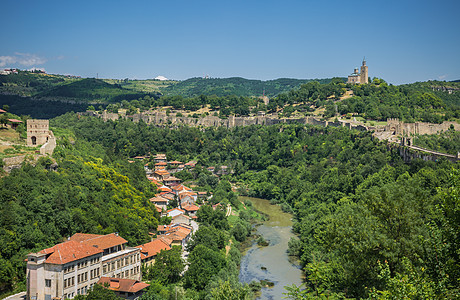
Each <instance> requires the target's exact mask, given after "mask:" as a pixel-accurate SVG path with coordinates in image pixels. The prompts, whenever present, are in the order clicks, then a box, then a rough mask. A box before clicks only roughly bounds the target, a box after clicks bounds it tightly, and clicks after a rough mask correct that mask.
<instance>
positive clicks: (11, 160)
mask: <svg viewBox="0 0 460 300" xmlns="http://www.w3.org/2000/svg"><path fill="white" fill-rule="evenodd" d="M39 157H40V155H38V154H36V155H19V156H13V157H5V158H4V159H3V170H5V171H6V172H8V173H9V172H11V170H13V169H18V168H20V167H21V166H22V163H23V162H24V161H28V162H30V163H31V164H32V165H35V162H36V161H37V159H38V158H39Z"/></svg>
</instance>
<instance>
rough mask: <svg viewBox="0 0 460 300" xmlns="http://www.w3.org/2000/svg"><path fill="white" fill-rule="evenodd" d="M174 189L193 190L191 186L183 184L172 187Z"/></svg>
mask: <svg viewBox="0 0 460 300" xmlns="http://www.w3.org/2000/svg"><path fill="white" fill-rule="evenodd" d="M172 189H173V190H174V191H183V190H186V191H191V190H192V189H191V188H189V187H186V186H185V185H182V184H180V185H177V186H174V187H172Z"/></svg>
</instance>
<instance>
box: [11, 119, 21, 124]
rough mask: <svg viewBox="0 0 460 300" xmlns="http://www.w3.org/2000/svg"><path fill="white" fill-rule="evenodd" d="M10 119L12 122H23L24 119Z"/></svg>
mask: <svg viewBox="0 0 460 300" xmlns="http://www.w3.org/2000/svg"><path fill="white" fill-rule="evenodd" d="M8 121H10V122H12V123H22V121H21V120H18V119H8Z"/></svg>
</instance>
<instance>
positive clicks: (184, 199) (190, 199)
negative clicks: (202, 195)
mask: <svg viewBox="0 0 460 300" xmlns="http://www.w3.org/2000/svg"><path fill="white" fill-rule="evenodd" d="M195 200H196V193H192V192H183V193H180V194H179V205H180V206H181V207H182V206H185V205H190V204H195Z"/></svg>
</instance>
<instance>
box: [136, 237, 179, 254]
mask: <svg viewBox="0 0 460 300" xmlns="http://www.w3.org/2000/svg"><path fill="white" fill-rule="evenodd" d="M169 245H170V244H168V242H166V241H164V240H163V239H159V238H157V239H154V240H153V241H151V242H149V243H146V244H142V245H139V246H136V248H139V249H141V259H146V258H149V257H152V256H155V255H157V254H158V253H160V251H161V250H171V247H170V246H169Z"/></svg>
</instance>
